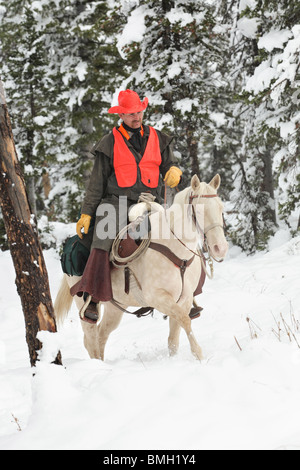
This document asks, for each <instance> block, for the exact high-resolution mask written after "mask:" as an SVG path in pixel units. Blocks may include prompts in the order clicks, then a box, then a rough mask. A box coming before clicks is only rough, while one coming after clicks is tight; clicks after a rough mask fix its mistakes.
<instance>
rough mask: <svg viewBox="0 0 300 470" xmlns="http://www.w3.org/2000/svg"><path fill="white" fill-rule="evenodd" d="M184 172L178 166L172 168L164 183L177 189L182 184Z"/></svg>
mask: <svg viewBox="0 0 300 470" xmlns="http://www.w3.org/2000/svg"><path fill="white" fill-rule="evenodd" d="M181 175H182V171H181V170H180V169H179V168H177V166H171V168H170V169H169V170H168V171H167V173H166V176H165V179H164V181H165V182H166V183H167V185H168V186H170V188H175V186H177V185H178V184H179V182H180V177H181Z"/></svg>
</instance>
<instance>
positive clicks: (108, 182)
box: [81, 125, 176, 216]
mask: <svg viewBox="0 0 300 470" xmlns="http://www.w3.org/2000/svg"><path fill="white" fill-rule="evenodd" d="M143 127H144V136H143V138H142V150H141V152H140V153H139V152H138V151H137V150H136V149H135V148H134V147H133V145H132V144H131V142H130V140H129V141H127V140H126V139H125V138H124V140H125V142H126V144H127V146H128V147H129V149H130V150H131V152H132V153H133V155H134V157H135V159H136V162H137V163H139V161H140V160H141V158H142V155H143V153H144V151H145V148H146V145H147V140H148V137H149V127H148V126H145V125H144V126H143ZM156 132H157V135H158V139H159V145H160V152H161V157H162V163H161V165H160V173H161V179H160V183H159V185H158V187H157V188H154V189H150V188H148V187H147V186H145V185H144V184H143V183H142V182H141V177H140V173H139V171H138V177H137V181H136V183H135V185H134V186H132V187H130V188H120V187H119V186H118V184H117V180H116V176H115V172H114V165H113V150H114V136H113V133H112V132H110V133H109V134H107V135H106V136H104V137H103V138H102V139H101V140H100V141H99V142H98V143H97V144H96V145H95V146H94V148H93V150H92V153H93V155H95V163H94V167H93V170H92V174H91V177H90V182H89V185H88V188H87V191H86V195H85V198H84V201H83V204H82V210H81V212H82V214H88V215H90V216H93V215H94V214H95V212H96V209H97V207H98V205H99V204H100V202H101V200H102V199H103V198H105V197H106V196H110V195H115V196H127V198H128V199H130V200H132V201H137V200H138V198H139V195H140V194H141V193H142V192H149V191H150V192H151V193H152V194H154V195H155V196H156V197H157V199H158V201H160V196H161V189H162V180H163V178H164V176H165V174H166V172H167V171H168V170H169V169H170V167H171V166H173V165H176V162H175V158H174V155H173V149H172V145H171V142H172V140H173V137H170V136H168V135H166V134H163V133H162V132H160V131H158V130H156Z"/></svg>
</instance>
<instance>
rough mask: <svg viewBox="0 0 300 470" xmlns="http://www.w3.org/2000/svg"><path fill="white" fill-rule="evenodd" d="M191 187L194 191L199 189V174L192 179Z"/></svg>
mask: <svg viewBox="0 0 300 470" xmlns="http://www.w3.org/2000/svg"><path fill="white" fill-rule="evenodd" d="M191 187H192V189H193V191H197V189H199V187H200V180H199V178H198V176H197V175H194V176H193V177H192V179H191Z"/></svg>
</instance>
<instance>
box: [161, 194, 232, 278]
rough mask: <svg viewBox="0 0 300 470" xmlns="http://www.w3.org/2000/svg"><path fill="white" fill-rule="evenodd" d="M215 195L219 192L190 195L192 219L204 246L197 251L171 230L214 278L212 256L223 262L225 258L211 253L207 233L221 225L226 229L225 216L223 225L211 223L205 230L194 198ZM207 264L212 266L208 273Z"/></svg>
mask: <svg viewBox="0 0 300 470" xmlns="http://www.w3.org/2000/svg"><path fill="white" fill-rule="evenodd" d="M214 197H218V194H201V195H196V194H195V195H193V194H190V195H189V207H191V210H192V219H193V222H194V224H195V227H196V230H197V231H198V233H199V234H200V235H201V237H202V248H201V247H199V248H198V250H197V252H196V251H194V250H192V249H191V248H189V247H188V246H187V245H186V244H185V243H184V242H183V241H182V240H180V238H178V237H177V235H176V234H175V232H174V231H173V230H172V229H170V230H171V232H172V234H173V235H174V237H175V238H176V239H177V240H178V241H179V242H180V243H181V244H182V245H183V246H184V247H185V248H186V249H187V250H189V251H190V252H191V253H193V254H194V255H196V256H198V257H199V258H200V260H201V263H202V267H203V269H204V271H205V272H206V274H207V276H208V277H209V278H210V279H212V278H213V271H214V270H213V261H212V258H213V259H214V261H216V262H217V263H222V262H223V261H224V260H223V259H216V258H215V257H214V256H213V255H212V254H211V253H210V249H209V245H208V243H207V238H206V234H207V232H209V231H210V230H212V229H213V228H216V227H220V228H221V229H222V230H223V231H224V227H225V222H224V216H223V225H221V224H219V223H214V224H211V225H209V226H208V227H206V228H205V229H204V230H203V229H202V228H201V226H200V224H199V222H198V220H197V215H196V211H195V207H194V205H193V200H194V199H200V198H207V199H209V198H214ZM204 252H205V253H207V257H205V255H204ZM206 264H208V265H209V267H210V274H209V273H208V271H207V269H206Z"/></svg>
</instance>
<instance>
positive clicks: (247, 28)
mask: <svg viewBox="0 0 300 470" xmlns="http://www.w3.org/2000/svg"><path fill="white" fill-rule="evenodd" d="M259 23H260V20H259V18H246V17H243V18H241V19H240V20H238V22H237V28H238V30H239V31H240V32H241V33H242V34H243V36H246V38H249V39H254V38H255V37H256V34H257V28H258V26H259Z"/></svg>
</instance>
